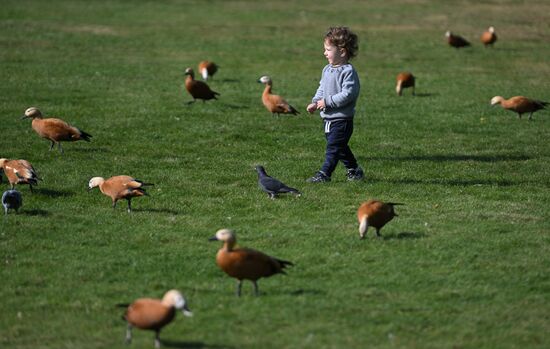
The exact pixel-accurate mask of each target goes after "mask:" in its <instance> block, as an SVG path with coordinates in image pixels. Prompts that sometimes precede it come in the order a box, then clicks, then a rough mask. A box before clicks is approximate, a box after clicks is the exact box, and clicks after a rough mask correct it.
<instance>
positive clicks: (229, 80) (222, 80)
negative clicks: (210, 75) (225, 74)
mask: <svg viewBox="0 0 550 349" xmlns="http://www.w3.org/2000/svg"><path fill="white" fill-rule="evenodd" d="M212 81H214V79H212ZM216 81H219V82H232V83H233V82H239V81H240V80H238V79H221V80H216Z"/></svg>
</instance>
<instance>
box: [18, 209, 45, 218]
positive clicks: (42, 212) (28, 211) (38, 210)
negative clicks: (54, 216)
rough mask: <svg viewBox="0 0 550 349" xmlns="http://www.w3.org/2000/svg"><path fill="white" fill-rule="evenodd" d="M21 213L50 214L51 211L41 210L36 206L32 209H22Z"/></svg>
mask: <svg viewBox="0 0 550 349" xmlns="http://www.w3.org/2000/svg"><path fill="white" fill-rule="evenodd" d="M21 214H24V215H27V216H43V217H44V216H49V215H50V212H48V211H46V210H41V209H39V208H35V209H32V210H22V211H21Z"/></svg>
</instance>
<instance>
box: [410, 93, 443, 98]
mask: <svg viewBox="0 0 550 349" xmlns="http://www.w3.org/2000/svg"><path fill="white" fill-rule="evenodd" d="M414 96H415V97H418V98H423V97H435V96H439V93H417V94H415V95H414Z"/></svg>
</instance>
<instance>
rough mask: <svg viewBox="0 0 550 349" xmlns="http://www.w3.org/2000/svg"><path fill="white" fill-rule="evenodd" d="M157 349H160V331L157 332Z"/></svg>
mask: <svg viewBox="0 0 550 349" xmlns="http://www.w3.org/2000/svg"><path fill="white" fill-rule="evenodd" d="M155 348H156V349H159V348H160V331H159V330H156V331H155Z"/></svg>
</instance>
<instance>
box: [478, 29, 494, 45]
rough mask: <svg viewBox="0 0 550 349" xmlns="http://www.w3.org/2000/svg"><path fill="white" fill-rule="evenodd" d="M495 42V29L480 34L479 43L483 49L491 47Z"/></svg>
mask: <svg viewBox="0 0 550 349" xmlns="http://www.w3.org/2000/svg"><path fill="white" fill-rule="evenodd" d="M495 41H497V35H496V34H495V27H489V29H487V30H486V31H484V32H483V34H481V42H482V43H483V45H485V47H487V46H491V47H493V44H494V43H495Z"/></svg>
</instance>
